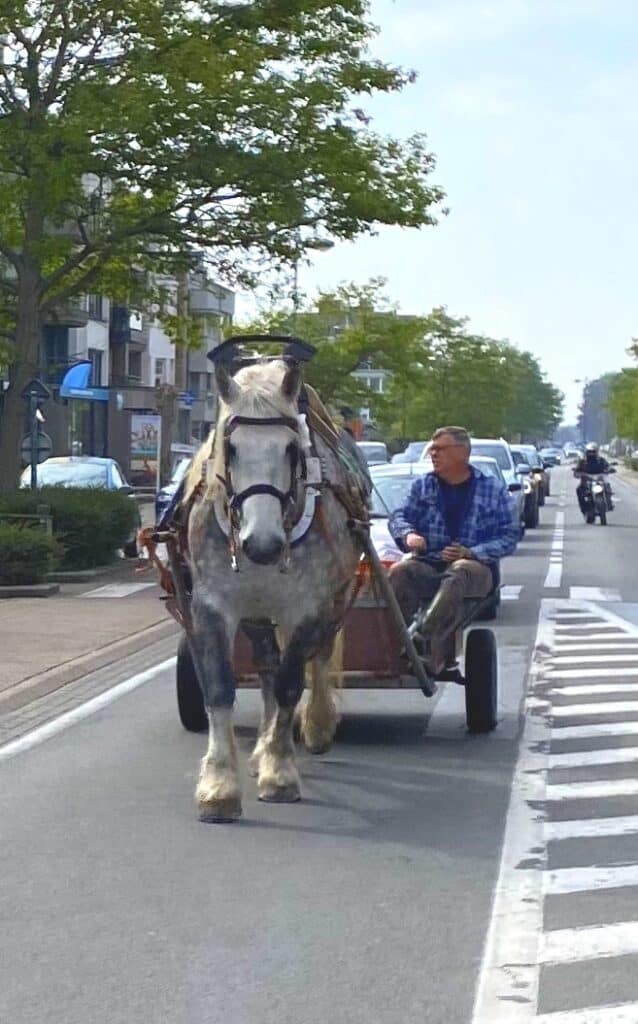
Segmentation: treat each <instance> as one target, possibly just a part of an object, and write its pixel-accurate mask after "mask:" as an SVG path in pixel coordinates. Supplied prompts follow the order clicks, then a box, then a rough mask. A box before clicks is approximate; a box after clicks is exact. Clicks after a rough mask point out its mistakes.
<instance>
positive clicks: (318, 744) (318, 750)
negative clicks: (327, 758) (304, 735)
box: [305, 738, 332, 754]
mask: <svg viewBox="0 0 638 1024" xmlns="http://www.w3.org/2000/svg"><path fill="white" fill-rule="evenodd" d="M305 745H306V749H307V750H308V751H309V752H310V753H311V754H327V753H328V751H329V750H330V748H331V747H332V738H330V739H325V740H319V739H317V740H314V741H313V742H310V740H306V741H305Z"/></svg>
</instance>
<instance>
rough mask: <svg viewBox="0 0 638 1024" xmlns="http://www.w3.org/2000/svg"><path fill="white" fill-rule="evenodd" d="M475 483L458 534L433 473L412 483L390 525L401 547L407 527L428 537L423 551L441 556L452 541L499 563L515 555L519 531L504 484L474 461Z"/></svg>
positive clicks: (433, 556)
mask: <svg viewBox="0 0 638 1024" xmlns="http://www.w3.org/2000/svg"><path fill="white" fill-rule="evenodd" d="M470 470H471V472H472V474H473V476H474V489H473V494H472V496H471V500H470V503H469V506H468V508H467V509H466V512H465V516H464V519H463V522H462V524H461V529H460V531H459V536H458V537H450V535H449V533H448V530H447V526H446V523H445V515H444V508H443V501H442V497H441V488H440V485H439V481H438V478H437V476H436V474H435V473H426V475H425V476H422V477H419V478H418V479H417V480H415V481H414V483H413V484H412V488H411V490H410V493H409V495H408V498H407V501H406V503H405V505H404V506H403V507H402V508H398V509H397V510H396V511H395V512H393V513H392V515H391V516H390V519H389V522H388V529H389V531H390V533H391V534H392V536H393V537H394V540H395V542H396V544H397V545H398V546H399V547H400V548H401V550H402V551H406V550H407V548H406V547H405V544H404V538H405V535H406V533H419V534H421V536H422V537H425V539H426V541H427V550H426V551H425V552H424V555H423V557H424V558H425V561H426V562H438V561H440V559H441V552H442V551H443V548H446V547H448V545H450V544H452V543H458V544H462V545H463V546H464V547H466V548H470V549H471V551H472V553H473V554H474V557H475V558H476V559H477V560H478V561H479V562H485V563H486V564H487V565H495V564H496V563H497V562H498V561H499V559H501V558H504V557H505V556H506V555H511V554H512V552H513V551H514V549H515V548H516V545H517V544H518V539H519V536H520V528H519V526H518V524H517V522H516V521H515V518H514V515H513V510H512V504H511V501H510V496H509V493H508V491H507V489H506V488H505V487H504V486H503V484H502V483H501V482H500V481H499V480H496V479H495V478H494V477H492V476H486V475H485V474H484V473H481V471H480V470H479V469H475V468H474V467H473V466H471V467H470Z"/></svg>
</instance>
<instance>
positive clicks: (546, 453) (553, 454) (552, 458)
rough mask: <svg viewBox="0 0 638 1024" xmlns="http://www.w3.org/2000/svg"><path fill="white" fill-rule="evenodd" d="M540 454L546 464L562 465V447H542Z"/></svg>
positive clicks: (548, 465)
mask: <svg viewBox="0 0 638 1024" xmlns="http://www.w3.org/2000/svg"><path fill="white" fill-rule="evenodd" d="M540 456H541V459H542V460H543V463H544V465H545V466H547V467H550V466H560V464H561V462H562V461H563V452H562V449H561V448H541V450H540Z"/></svg>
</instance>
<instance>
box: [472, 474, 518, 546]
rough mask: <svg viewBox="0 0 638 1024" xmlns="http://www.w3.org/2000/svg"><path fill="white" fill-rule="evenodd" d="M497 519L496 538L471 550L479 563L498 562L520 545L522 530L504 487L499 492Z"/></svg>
mask: <svg viewBox="0 0 638 1024" xmlns="http://www.w3.org/2000/svg"><path fill="white" fill-rule="evenodd" d="M496 519H497V523H496V529H495V531H494V537H493V538H492V539H491V540H488V541H486V542H485V543H484V544H476V545H475V546H474V547H473V548H471V549H470V550H471V551H472V554H473V555H474V557H475V558H476V559H477V561H479V562H497V561H498V560H499V559H500V558H505V556H506V555H511V554H512V552H513V551H514V550H515V548H516V545H517V544H518V541H519V537H520V528H519V526H518V524H517V523H516V522H515V521H514V517H513V515H512V507H511V505H510V499H509V493H508V491H507V490H506V489H505V488H504V487H502V488H501V489H500V490H499V492H498V499H497V506H496Z"/></svg>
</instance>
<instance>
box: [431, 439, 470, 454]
mask: <svg viewBox="0 0 638 1024" xmlns="http://www.w3.org/2000/svg"><path fill="white" fill-rule="evenodd" d="M448 448H465V445H464V444H461V443H460V442H457V443H455V444H431V445H430V447H429V448H428V455H436V454H437V452H444V451H447V449H448Z"/></svg>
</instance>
